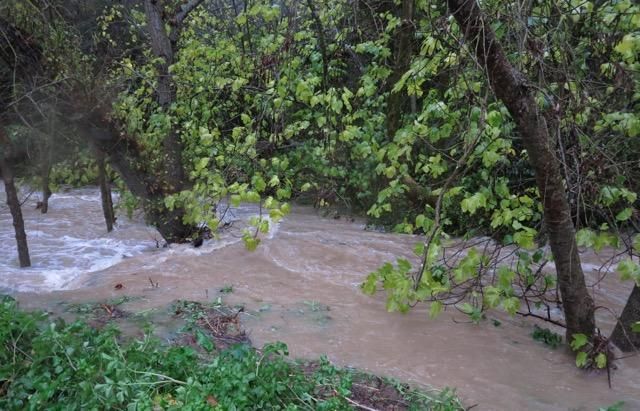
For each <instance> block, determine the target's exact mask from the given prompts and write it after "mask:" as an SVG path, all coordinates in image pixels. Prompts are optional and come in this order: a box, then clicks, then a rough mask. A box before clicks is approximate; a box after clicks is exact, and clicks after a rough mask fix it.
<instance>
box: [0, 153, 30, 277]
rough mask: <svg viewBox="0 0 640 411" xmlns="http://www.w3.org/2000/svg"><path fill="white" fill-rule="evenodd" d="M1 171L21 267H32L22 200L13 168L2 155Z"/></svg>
mask: <svg viewBox="0 0 640 411" xmlns="http://www.w3.org/2000/svg"><path fill="white" fill-rule="evenodd" d="M0 172H1V173H2V180H3V181H4V190H5V192H6V193H7V205H8V206H9V211H11V217H12V218H13V228H14V229H15V232H16V243H17V244H18V260H19V261H20V267H30V266H31V259H30V258H29V246H28V245H27V233H26V232H25V231H24V219H23V218H22V210H21V208H20V201H19V200H18V192H17V190H16V185H15V183H14V182H13V170H11V166H10V165H9V163H8V161H7V160H5V158H4V157H3V156H1V155H0Z"/></svg>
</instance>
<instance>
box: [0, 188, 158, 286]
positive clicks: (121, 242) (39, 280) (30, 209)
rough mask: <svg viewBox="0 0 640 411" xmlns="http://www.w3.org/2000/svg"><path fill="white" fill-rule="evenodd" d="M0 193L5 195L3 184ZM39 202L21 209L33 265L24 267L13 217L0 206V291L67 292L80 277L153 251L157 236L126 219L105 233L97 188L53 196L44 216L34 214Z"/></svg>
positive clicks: (141, 224)
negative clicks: (16, 240)
mask: <svg viewBox="0 0 640 411" xmlns="http://www.w3.org/2000/svg"><path fill="white" fill-rule="evenodd" d="M0 189H2V190H3V191H4V187H3V186H1V185H0ZM117 198H118V197H117V194H115V195H114V199H117ZM0 200H4V199H0ZM37 200H38V198H37V197H36V196H32V198H30V199H29V200H28V201H27V202H26V203H25V204H23V206H22V212H23V216H24V222H25V230H26V233H27V242H28V245H29V254H30V256H31V264H32V265H31V267H28V268H20V267H19V266H18V252H17V249H16V243H15V233H14V229H13V223H12V219H11V215H10V213H9V209H8V207H7V206H6V205H4V204H2V205H1V206H0V249H1V250H3V251H2V255H1V257H0V289H10V290H16V291H34V292H47V291H54V290H62V289H66V288H68V287H69V284H71V283H72V282H73V281H74V280H75V279H77V278H78V277H79V276H80V275H82V274H83V273H90V272H95V271H100V270H103V269H106V268H108V267H111V266H113V265H115V264H118V263H119V262H120V261H122V260H123V259H124V258H125V257H129V256H135V255H139V254H141V253H143V252H145V251H147V250H151V249H152V248H153V247H154V246H155V241H154V237H156V238H158V237H159V235H158V234H157V232H155V230H153V229H152V228H149V227H146V226H145V225H144V224H143V223H142V222H140V221H135V220H129V219H127V218H126V217H124V216H119V218H118V224H117V225H116V227H115V229H114V231H112V232H111V233H107V232H106V228H105V224H104V218H103V216H102V209H101V203H100V193H99V191H98V189H97V188H82V189H77V190H70V191H67V192H64V193H59V194H58V193H56V194H54V195H52V196H51V198H50V200H49V212H48V213H47V214H41V213H40V211H39V210H36V209H35V205H36V202H37ZM3 203H4V201H3Z"/></svg>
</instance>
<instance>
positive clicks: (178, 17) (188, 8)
mask: <svg viewBox="0 0 640 411" xmlns="http://www.w3.org/2000/svg"><path fill="white" fill-rule="evenodd" d="M203 1H204V0H190V1H187V2H186V3H184V4H182V5H180V7H178V10H176V13H175V17H174V18H173V21H174V26H175V27H176V28H178V30H180V28H182V23H183V22H184V19H185V18H187V16H188V15H189V13H191V12H192V11H193V9H195V8H196V7H198V6H199V5H200V4H202V2H203Z"/></svg>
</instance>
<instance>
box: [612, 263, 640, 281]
mask: <svg viewBox="0 0 640 411" xmlns="http://www.w3.org/2000/svg"><path fill="white" fill-rule="evenodd" d="M616 271H617V272H618V273H620V279H621V280H622V281H627V280H635V281H638V279H640V265H638V263H636V262H635V261H633V260H631V259H630V258H627V259H624V260H622V261H620V262H619V263H618V268H616Z"/></svg>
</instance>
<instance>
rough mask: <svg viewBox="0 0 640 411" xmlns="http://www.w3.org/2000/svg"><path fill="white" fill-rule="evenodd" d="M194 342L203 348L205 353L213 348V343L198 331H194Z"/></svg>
mask: <svg viewBox="0 0 640 411" xmlns="http://www.w3.org/2000/svg"><path fill="white" fill-rule="evenodd" d="M196 342H197V343H198V345H199V346H200V347H202V348H204V350H205V351H206V352H211V351H213V350H214V348H215V345H214V344H213V342H212V341H211V340H210V339H209V337H207V335H206V334H205V333H204V332H202V330H200V329H196Z"/></svg>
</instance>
